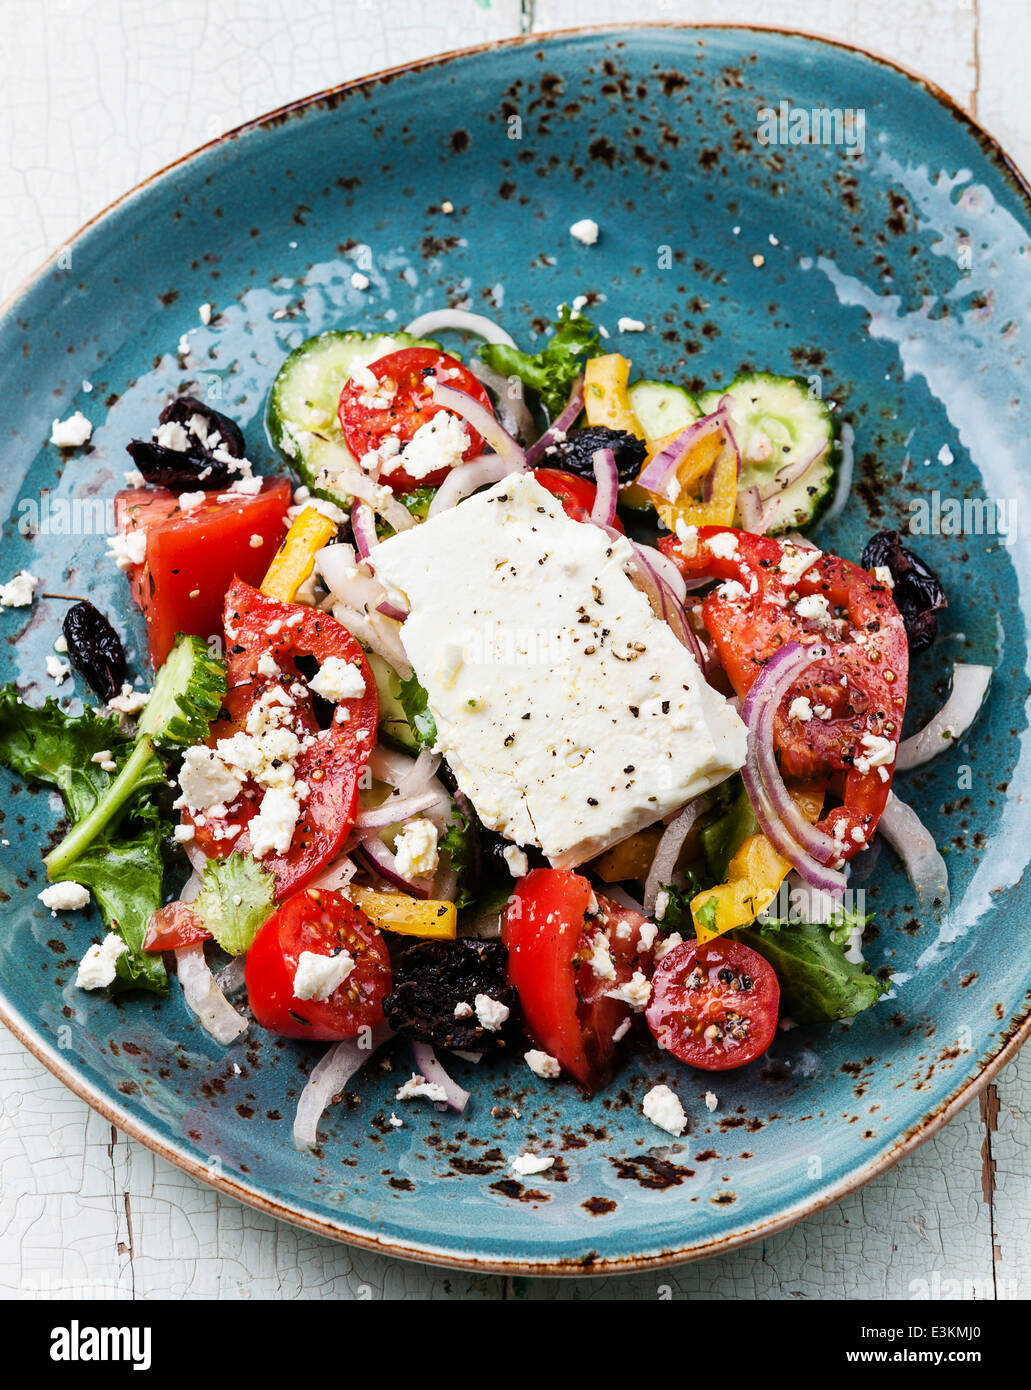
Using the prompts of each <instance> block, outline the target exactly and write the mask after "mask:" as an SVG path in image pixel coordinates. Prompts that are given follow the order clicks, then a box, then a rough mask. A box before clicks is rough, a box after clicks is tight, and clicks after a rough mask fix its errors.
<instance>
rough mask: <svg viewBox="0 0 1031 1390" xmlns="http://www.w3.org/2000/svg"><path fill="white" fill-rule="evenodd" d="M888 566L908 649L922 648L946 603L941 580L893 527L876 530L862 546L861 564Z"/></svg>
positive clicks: (868, 567)
mask: <svg viewBox="0 0 1031 1390" xmlns="http://www.w3.org/2000/svg"><path fill="white" fill-rule="evenodd" d="M881 566H883V567H884V568H885V569H888V570H890V572H891V577H892V581H893V583H894V586H895V587H894V588H893V589H892V598H893V599H894V600H895V606H896V607H897V608H898V610H899V612H900V613H901V614H902V621H903V622H904V623H905V625H906V637H907V638H908V640H909V650H910V651H911V652H922V651H923V650H924V649H925V648H926V647H929V646H930V645H931V643H932V642H933V641H934V639H935V638H936V637H937V635H938V613H939V611H940V610H941V609H943V608H947V607H948V606H949V601H948V599H947V598H946V596H945V589H944V587H943V585H942V582H941V580H940V579H939V578H938V576H937V575H936V574H935V572H934V571H933V570H932V569H929V568H928V566H927V565H925V564H924V562H923V560H921V559H920V557H919V555H914V554H913V552H912V551H911V550H910V549H908V547H906V546H904V545H903V544H902V538H901V536H900V535H899V533H898V532H897V531H878V532H877V534H876V535H875V536H871V537H870V539H869V540H868V541H867V543H866V545H865V546H864V547H863V568H864V569H865V570H872V569H876V568H878V567H881Z"/></svg>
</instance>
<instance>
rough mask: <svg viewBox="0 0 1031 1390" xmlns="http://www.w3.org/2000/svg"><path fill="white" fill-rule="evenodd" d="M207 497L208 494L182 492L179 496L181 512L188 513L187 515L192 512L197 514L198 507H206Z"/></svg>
mask: <svg viewBox="0 0 1031 1390" xmlns="http://www.w3.org/2000/svg"><path fill="white" fill-rule="evenodd" d="M207 496H208V494H207V493H206V492H181V493H180V494H179V510H180V511H181V512H186V513H187V515H188V514H189V513H190V512H195V511H196V510H197V508H198V507H202V506H203V505H204V503H205V502H206V501H207Z"/></svg>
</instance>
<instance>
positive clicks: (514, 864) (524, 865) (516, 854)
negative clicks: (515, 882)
mask: <svg viewBox="0 0 1031 1390" xmlns="http://www.w3.org/2000/svg"><path fill="white" fill-rule="evenodd" d="M501 855H502V858H503V859H504V861H505V863H506V864H507V865H508V872H509V873H510V874H511V875H512V877H513V878H524V877H525V876H526V875H527V874H528V873H529V872H530V861H529V859H527V857H526V855H525V853H524V852H523V851H522V850H521V849H520V848H519V846H518V845H506V846H505V848H504V849H503V850H502V851H501Z"/></svg>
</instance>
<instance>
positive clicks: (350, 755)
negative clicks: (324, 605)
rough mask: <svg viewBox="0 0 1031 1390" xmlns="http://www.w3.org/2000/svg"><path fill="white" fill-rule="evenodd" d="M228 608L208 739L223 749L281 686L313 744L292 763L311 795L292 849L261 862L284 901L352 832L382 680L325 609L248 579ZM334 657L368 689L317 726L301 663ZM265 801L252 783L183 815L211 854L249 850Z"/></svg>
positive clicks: (238, 584)
mask: <svg viewBox="0 0 1031 1390" xmlns="http://www.w3.org/2000/svg"><path fill="white" fill-rule="evenodd" d="M225 608H226V611H225V630H226V643H227V663H226V667H227V669H226V676H227V681H228V686H229V693H228V695H227V697H226V703H225V708H224V710H223V716H222V717H221V718H220V719H218V720H217V721H216V722H215V725H214V726H213V729H212V735H211V738H210V739H209V742H210V743H211V745H212V746H213V747H217V744H218V740H219V739H223V738H230V737H231V736H232V735H233V734H234V733H236V732H237V731H239V730H241V729H244V728H245V727H246V724H247V716H248V714H249V713H250V712H251V710H252V709H253V708H254V706H255V705H256V704H257V703H258V702H259V701H260V700H261V699H262V697H263V696H264V695H266V694H267V693H268V692H270V691H273V690H275V689H277V688H278V689H282V690H285V691H286V692H287V694H288V695H289V697H290V700H291V703H290V705H289V711H290V714H289V723H288V727H290V728H292V730H293V732H294V733H296V734H297V735H298V736H299V737H302V738H304V739H305V741H306V742H307V745H308V746H307V747H303V746H302V748H301V750H300V752H299V753H298V754H297V757H296V758H295V759H294V776H295V780H296V781H297V782H304V783H306V784H307V786H308V795H307V798H306V799H305V800H304V801H303V802H302V809H301V815H300V817H299V819H298V822H297V826H296V828H295V830H294V834H293V840H292V841H291V844H290V848H289V850H287V851H286V852H285V853H278V852H272V853H269V854H266V855H264V856H263V858H262V860H261V862H262V864H263V865H264V866H265V868H267V869H268V870H269V871H270V872H271V873H273V874H274V875H275V879H276V890H275V891H276V897H277V898H278V899H279V900H280V901H282V900H283V899H284V898H286V897H288V896H289V895H290V894H291V893H294V892H296V891H297V890H298V889H299V888H302V887H303V886H304V885H305V884H307V883H310V882H311V880H312V879H313V878H314V877H315V876H316V875H317V874H318V873H319V871H320V870H321V869H322V868H324V867H325V866H326V865H327V864H328V863H329V862H330V860H331V859H333V858H334V857H335V856H336V855H337V854H338V853H339V851H340V849H341V847H342V845H343V843H344V841H345V840H346V839H347V836H348V834H349V833H350V831H351V827H352V825H353V824H354V815H355V809H356V807H357V804H358V780H359V777H360V776H361V773H362V771H363V769H364V767H365V764H366V761H367V760H368V756H369V753H370V752H371V751H372V748H373V745H374V743H375V737H376V721H377V718H378V709H379V707H378V701H377V698H376V683H375V680H374V678H373V675H372V670H371V668H370V666H369V663H368V660H367V659H366V656H365V653H364V651H363V650H362V647H361V644H360V643H359V642H357V641H356V640H355V638H353V637H352V636H351V634H350V633H349V632H348V631H347V629H346V628H344V627H342V626H341V625H340V623H338V622H337V621H336V619H335V618H332V617H330V616H329V615H328V614H326V613H323V612H322V610H321V609H318V608H308V607H305V606H303V605H300V604H295V603H282V602H280V600H278V599H273V598H268V597H266V595H264V594H262V593H260V592H259V591H258V590H257V589H254V588H252V587H251V585H249V584H245V583H243V581H242V580H236V581H235V582H234V584H233V586H232V588H231V589H230V590H229V593H228V594H227V595H226V604H225ZM330 657H338V658H340V659H341V660H343V661H345V662H347V663H348V665H356V666H358V667H359V668H360V670H361V673H362V676H363V677H364V680H365V693H364V694H363V695H362V696H360V697H358V698H355V699H347V700H340V701H338V702H337V703H336V706H335V710H334V713H333V717H332V721H331V723H330V725H329V727H328V728H326V729H320V728H319V725H318V721H317V719H316V717H315V711H314V702H313V699H312V696H311V693H310V692H309V690H308V686H307V677H306V675H305V674H304V672H302V670H301V668H300V667H299V666H298V664H297V663H298V661H299V660H304V659H305V658H312V659H313V660H314V662H315V663H317V664H319V665H321V664H322V663H323V662H325V661H326V660H327V659H328V658H330ZM263 658H271V661H272V663H274V667H275V672H276V673H275V674H264V671H263V670H260V669H259V663H261V666H262V667H263V668H264V669H265V670H268V669H270V668H269V667H268V661H267V660H262V659H263ZM309 674H310V672H309ZM306 736H310V739H309V738H308V737H306ZM261 801H262V792H261V789H260V788H259V787H258V786H257V785H256V784H255V783H254V782H253V781H248V782H245V783H244V785H243V788H242V790H241V792H240V795H239V796H238V797H237V798H236V800H235V801H233V802H232V803H230V804H229V805H228V806H227V807H226V815H225V816H224V817H207V816H204V817H197V816H194V815H191V814H190V812H189V811H186V812H184V813H183V818H184V820H185V821H186V822H187V823H188V824H191V825H193V827H194V834H195V839H196V843H197V845H198V846H199V847H200V848H201V849H202V850H203V851H204V853H205V854H207V855H208V856H210V857H221V856H222V855H225V854H228V853H229V852H230V850H233V849H235V850H240V851H242V852H247V851H249V850H250V847H251V842H250V834H249V830H248V825H249V822H250V821H251V820H252V819H253V818H254V816H255V815H256V814H257V813H258V810H259V809H260V806H261Z"/></svg>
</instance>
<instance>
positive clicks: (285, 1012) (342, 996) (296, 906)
mask: <svg viewBox="0 0 1031 1390" xmlns="http://www.w3.org/2000/svg"><path fill="white" fill-rule="evenodd" d="M305 951H310V952H312V953H313V954H314V955H318V956H336V955H338V954H339V953H340V952H341V951H347V952H348V953H349V955H350V956H351V958H352V959H353V961H354V968H353V969H352V970H351V972H350V974H349V975H348V976H347V978H346V979H345V980H344V981H343V983H342V984H340V985H338V986H337V987H336V989H334V990H333V991H332V993H331V994H329V996H328V998H326V999H319V998H310V999H300V998H298V997H297V995H296V994H295V993H294V977H295V976H296V974H297V967H298V965H299V964H300V958H301V955H302V953H303V952H305ZM244 969H245V979H246V982H247V997H248V999H249V1001H250V1006H251V1009H252V1010H253V1013H254V1017H255V1019H257V1021H258V1023H259V1024H260V1025H261V1026H262V1028H267V1029H268V1030H269V1032H270V1033H278V1034H279V1035H280V1036H281V1037H284V1038H311V1039H312V1040H313V1041H324V1042H331V1041H334V1040H338V1039H341V1038H353V1037H354V1036H355V1035H356V1034H357V1033H358V1031H359V1030H360V1029H361V1028H375V1027H376V1025H377V1024H378V1023H382V1021H383V997H384V995H386V994H388V993H389V992H390V956H389V954H388V952H387V948H386V946H385V945H384V943H383V938H382V936H381V935H380V933H379V931H378V930H377V928H376V927H374V926H373V925H372V923H371V922H370V921H369V919H368V917H366V915H365V913H364V912H362V910H361V908H359V907H356V906H355V905H354V903H352V902H351V901H350V900H349V899H347V898H345V897H344V895H343V894H342V893H337V892H334V891H333V890H331V889H316V888H306V889H305V890H304V891H303V892H301V893H295V894H294V896H293V897H291V898H288V899H287V900H286V902H284V903H283V905H282V907H281V908H280V909H279V911H278V912H276V913H274V914H273V916H271V917H270V918H269V919H268V921H267V922H266V923H265V924H264V926H263V927H262V928H261V930H260V931H259V932H258V934H257V936H256V937H255V938H254V942H253V944H252V946H251V949H250V950H249V951H248V952H247V961H246V965H245V968H244Z"/></svg>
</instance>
